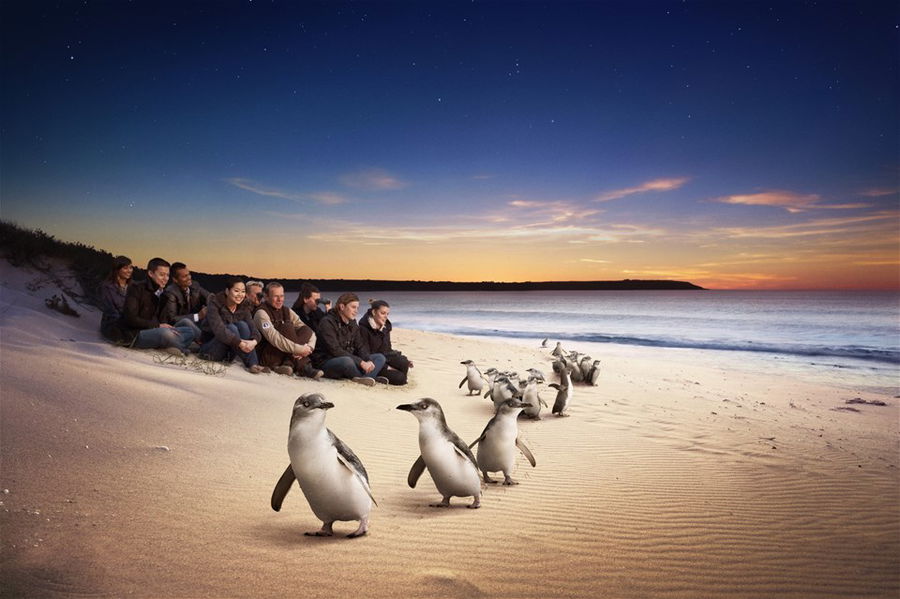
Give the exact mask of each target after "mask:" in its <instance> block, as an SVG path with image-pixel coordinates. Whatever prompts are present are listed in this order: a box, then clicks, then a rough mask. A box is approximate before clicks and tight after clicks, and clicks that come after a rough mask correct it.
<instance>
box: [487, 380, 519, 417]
mask: <svg viewBox="0 0 900 599" xmlns="http://www.w3.org/2000/svg"><path fill="white" fill-rule="evenodd" d="M513 374H515V373H513ZM518 393H519V389H518V388H517V387H516V386H515V384H513V382H512V381H511V380H510V379H509V377H508V376H507V375H506V373H503V374H498V375H497V378H495V379H494V384H493V386H492V387H491V388H490V389H488V390H487V392H486V393H485V394H484V396H485V397H486V398H487V397H490V398H491V401H493V402H494V411H496V410H497V407H498V406H499V405H500V404H501V403H503V402H504V401H506V400H507V399H512V398H513V397H516V395H518Z"/></svg>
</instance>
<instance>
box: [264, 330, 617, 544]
mask: <svg viewBox="0 0 900 599" xmlns="http://www.w3.org/2000/svg"><path fill="white" fill-rule="evenodd" d="M546 346H547V340H546V339H545V340H544V342H543V343H542V347H546ZM551 355H552V356H553V357H554V358H555V360H554V361H553V371H554V372H555V373H556V374H557V375H558V376H559V379H560V382H559V383H550V384H549V386H550V387H554V388H555V389H557V395H556V401H555V403H554V405H553V411H552V413H553V414H556V415H557V416H567V415H568V414H566V413H565V412H566V409H567V408H568V406H569V404H570V403H571V400H572V387H573V385H574V383H575V382H586V383H588V384H590V385H596V384H597V380H598V377H599V374H600V361H599V360H592V359H591V357H590V356H585V355H583V354H579V353H577V352H571V353H569V352H566V351H564V350H563V349H562V347H561V344H560V343H557V345H556V348H555V349H554V350H553V352H551ZM461 363H462V364H464V365H465V366H466V376H465V378H463V380H462V381H461V382H460V384H459V388H462V386H463V384H465V383H466V382H468V384H469V395H472V394H473V392H474V393H478V394H481V392H482V391H483V390H484V389H485V387H487V391H486V392H485V395H484V397H485V398H488V397H489V398H490V399H491V400H492V401H493V403H494V417H493V418H491V420H490V421H489V422H488V423H487V426H485V428H484V431H483V432H482V433H481V435H480V436H479V437H478V438H477V439H476V440H475V441H473V442H472V443H470V444H468V445H467V444H466V443H465V442H464V441H463V440H462V439H460V437H459V436H458V435H457V434H456V433H454V432H453V431H452V430H451V429H450V427H449V426H448V425H447V420H446V418H445V417H444V411H443V409H442V408H441V406H440V404H439V403H438V402H437V401H435V400H433V399H431V398H422V399H420V400H418V401H416V402H414V403H410V404H402V405H399V406H397V408H396V409H398V410H402V411H405V412H409V413H410V414H412V415H413V416H415V418H416V420H418V423H419V451H420V454H419V457H418V458H417V459H416V461H415V462H414V463H413V465H412V468H411V469H410V471H409V475H408V476H407V483H408V484H409V486H410V487H412V488H415V486H416V483H417V482H418V480H419V478H420V477H421V476H422V474H423V473H424V472H425V469H426V468H427V469H428V473H429V475H430V476H431V479H432V481H433V482H434V485H435V487H436V488H437V490H438V492H439V493H440V494H441V497H442V501H441V502H440V503H432V504H430V505H431V506H432V507H449V506H450V498H451V497H472V498H473V501H472V503H471V504H470V505H469V506H467V507H469V508H478V507H480V506H481V476H483V477H484V482H486V483H493V484H496V483H498V482H500V481H498V480H494V479H492V478H491V477H490V475H489V474H488V473H489V472H502V473H503V481H502V482H503V484H504V485H514V484H518V483H516V482H515V481H514V480H513V479H512V478H510V475H509V473H510V472H511V471H512V469H513V466H514V465H515V458H516V451H517V450H518V451H521V452H522V454H523V455H524V456H525V457H526V458H527V459H528V461H529V463H530V464H531V466H532V467H534V466H535V465H536V462H535V459H534V456H533V455H532V453H531V451H530V450H529V449H528V447H526V446H525V444H524V443H522V442H521V441H520V440H519V428H518V423H517V419H518V417H519V415H520V414H521V415H524V416H526V417H529V418H533V419H540V411H541V405H542V404H543V405H544V406H545V407H546V403H544V402H543V400H542V399H541V398H540V396H539V395H538V384H539V383H543V382H545V381H546V378H545V377H544V375H543V373H541V371H540V370H537V369H536V368H529V369H528V371H527V372H528V377H527V378H526V379H525V380H520V379H519V376H518V374H517V373H515V372H500V371H498V370H497V369H496V368H489V369H487V370H485V372H484V374H482V373H481V372H480V371H479V370H478V367H477V366H476V365H475V363H474V362H473V361H472V360H465V361H463V362H461ZM333 407H334V404H333V403H331V402H329V401H326V400H325V397H324V396H323V395H322V394H321V393H306V394H304V395H301V396H300V397H299V398H297V400H296V401H295V402H294V407H293V411H292V413H291V424H290V431H289V434H288V455H289V456H290V461H291V463H290V464H289V465H288V467H287V468H286V469H285V470H284V473H283V474H282V475H281V478H280V479H279V480H278V482H277V483H276V484H275V489H274V490H273V491H272V499H271V505H272V509H273V510H275V511H276V512H277V511H280V510H281V505H282V503H283V502H284V498H285V496H286V495H287V494H288V491H290V489H291V487H292V486H293V483H294V481H295V480H296V481H297V482H298V484H299V486H300V489H301V490H302V491H303V494H304V496H305V497H306V500H307V501H308V502H309V506H310V508H311V509H312V511H313V513H314V514H315V515H316V517H317V518H318V519H319V520H321V521H322V528H321V529H320V530H318V531H315V532H307V533H305V534H307V535H310V536H326V537H330V536H332V535H333V534H334V531H333V529H332V526H333V525H334V523H335V522H337V521H358V522H359V527H358V528H357V529H356V530H355V531H354V532H352V533H350V534H348V535H347V537H349V538H354V537H360V536H363V535H365V534H366V533H367V532H368V529H369V512H370V510H371V508H372V505H373V504H375V505H377V504H376V502H375V498H374V497H373V496H372V491H371V489H370V488H369V475H368V473H367V472H366V469H365V467H364V466H363V464H362V462H361V461H360V459H359V458H358V457H357V456H356V454H355V453H353V450H351V449H350V448H349V447H348V446H347V445H346V444H344V443H343V442H342V441H341V440H340V439H339V438H338V437H337V436H335V434H334V433H332V432H331V431H330V430H329V429H328V428H326V427H325V412H326V411H327V410H328V409H330V408H333ZM475 445H478V449H477V452H478V453H477V457H476V455H473V453H472V448H473V447H474V446H475ZM479 471H480V472H481V475H479Z"/></svg>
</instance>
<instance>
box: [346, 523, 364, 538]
mask: <svg viewBox="0 0 900 599" xmlns="http://www.w3.org/2000/svg"><path fill="white" fill-rule="evenodd" d="M367 532H369V519H368V518H363V519H362V520H360V521H359V528H357V529H356V530H354V531H353V532H351V533H350V534H349V535H347V538H348V539H355V538H357V537H362V536H365V535H366V533H367Z"/></svg>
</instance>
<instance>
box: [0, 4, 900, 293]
mask: <svg viewBox="0 0 900 599" xmlns="http://www.w3.org/2000/svg"><path fill="white" fill-rule="evenodd" d="M898 6H900V5H898V3H896V2H893V1H891V2H865V1H863V2H766V3H758V2H730V1H729V2H725V1H722V2H649V1H644V2H641V1H638V2H588V3H581V2H577V3H576V2H548V3H537V2H524V3H519V2H454V3H433V2H421V3H405V2H395V3H375V2H360V3H340V2H329V3H299V2H272V1H268V0H267V1H261V0H256V1H253V2H246V1H245V2H186V1H181V2H160V1H153V2H143V1H136V2H45V1H34V2H16V1H10V0H7V1H4V2H3V4H2V25H0V27H2V130H0V217H2V218H3V219H5V220H8V221H13V222H16V223H18V224H20V225H22V226H25V227H31V228H40V229H42V230H44V231H46V232H48V233H50V234H53V235H55V236H57V237H58V238H60V239H64V240H69V241H82V242H84V243H87V244H89V245H93V246H95V247H97V248H101V249H105V250H108V251H110V252H113V253H115V254H126V255H128V256H130V257H131V258H132V259H134V260H135V262H136V263H138V264H141V265H142V264H144V263H146V261H147V260H148V259H149V258H152V257H154V256H157V255H159V256H162V257H164V258H166V259H168V260H170V261H175V260H180V261H183V262H186V263H187V264H188V266H189V267H191V268H192V269H194V270H199V271H204V272H230V273H245V274H248V275H251V274H252V275H255V276H259V277H264V278H275V277H311V278H313V277H314V278H338V277H340V278H344V277H346V278H379V279H427V280H479V281H480V280H498V281H523V280H534V281H538V280H553V279H556V280H569V279H579V280H594V279H623V278H632V279H639V278H644V279H647V278H652V279H657V278H668V279H678V280H688V281H691V282H694V283H696V284H699V285H703V286H706V287H713V288H750V289H753V288H758V289H768V288H786V289H792V288H849V287H855V288H891V289H897V288H898V287H900V203H898V200H900V195H898V187H900V185H898V179H900V139H898V136H900V116H898V114H900V113H898V106H900V83H898V82H900V73H898V62H900V43H898V42H900V29H898V27H900V9H898Z"/></svg>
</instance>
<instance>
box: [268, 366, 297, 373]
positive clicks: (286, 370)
mask: <svg viewBox="0 0 900 599" xmlns="http://www.w3.org/2000/svg"><path fill="white" fill-rule="evenodd" d="M272 371H273V372H274V373H275V374H284V375H287V376H291V375H292V374H294V369H293V368H291V367H290V366H287V365H284V366H276V367H275V368H273V369H272Z"/></svg>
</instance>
